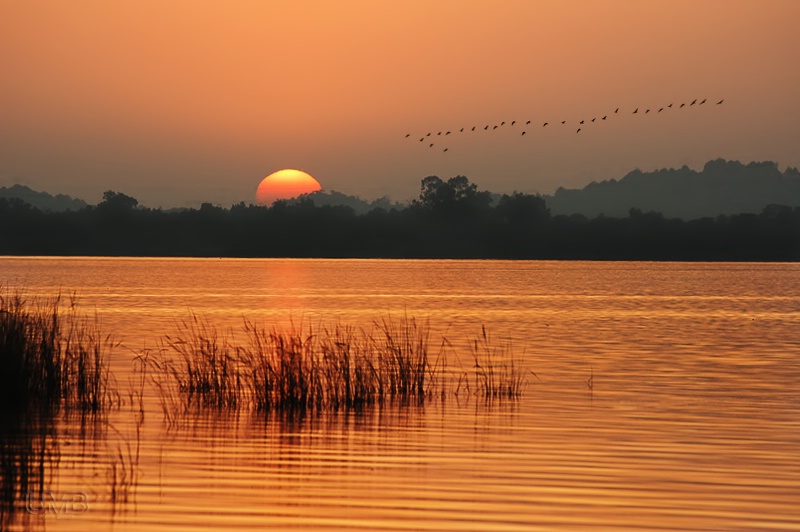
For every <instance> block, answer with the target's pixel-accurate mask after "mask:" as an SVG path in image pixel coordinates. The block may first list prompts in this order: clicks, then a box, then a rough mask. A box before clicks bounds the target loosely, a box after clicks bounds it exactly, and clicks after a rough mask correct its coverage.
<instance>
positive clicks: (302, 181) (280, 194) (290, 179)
mask: <svg viewBox="0 0 800 532" xmlns="http://www.w3.org/2000/svg"><path fill="white" fill-rule="evenodd" d="M318 190H322V186H321V185H320V184H319V181H317V180H316V179H314V178H313V177H311V176H310V175H309V174H307V173H305V172H303V171H301V170H294V169H291V168H287V169H285V170H278V171H277V172H274V173H272V174H269V175H268V176H267V177H265V178H264V179H263V180H262V181H261V184H260V185H258V189H257V190H256V202H257V203H258V204H259V205H272V203H273V202H274V201H276V200H280V199H291V198H296V197H297V196H300V195H302V194H310V193H311V192H316V191H318Z"/></svg>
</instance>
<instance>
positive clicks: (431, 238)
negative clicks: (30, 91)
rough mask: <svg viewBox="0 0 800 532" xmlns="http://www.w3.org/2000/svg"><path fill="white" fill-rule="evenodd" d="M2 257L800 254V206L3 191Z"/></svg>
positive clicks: (527, 197)
mask: <svg viewBox="0 0 800 532" xmlns="http://www.w3.org/2000/svg"><path fill="white" fill-rule="evenodd" d="M0 255H83V256H170V257H173V256H174V257H321V258H322V257H324V258H344V257H349V258H361V257H364V258H366V257H374V258H478V259H583V260H656V261H666V260H677V261H798V260H800V206H786V205H777V204H773V205H769V206H767V207H765V208H764V209H763V210H762V212H760V213H759V214H751V213H747V214H735V215H724V216H717V217H714V218H711V217H707V218H699V219H694V220H688V221H686V220H682V219H678V218H667V217H665V216H664V215H662V214H660V213H658V212H643V211H642V210H640V209H635V208H631V209H630V210H629V212H628V215H627V216H623V217H609V216H605V215H602V214H600V215H598V216H596V217H592V218H589V217H587V216H584V215H580V214H573V215H564V214H560V215H553V214H551V212H550V209H549V208H548V205H547V202H546V201H545V199H544V198H543V197H541V196H539V195H533V194H522V193H513V194H505V195H502V196H499V199H498V197H497V196H496V195H493V194H491V193H490V192H488V191H483V190H478V187H477V185H475V184H474V183H470V181H469V179H468V178H467V177H465V176H456V177H452V178H450V179H447V180H444V179H441V178H439V177H437V176H429V177H426V178H424V179H423V180H422V182H421V187H420V194H419V197H418V198H417V199H415V200H414V201H412V202H410V203H409V204H407V205H405V206H402V207H392V208H390V209H385V208H381V207H378V208H374V209H372V210H370V211H369V212H366V213H363V214H357V213H356V211H355V210H354V209H353V208H351V207H346V206H331V205H324V206H316V205H315V204H314V202H313V200H310V199H305V200H302V199H301V200H300V201H297V202H292V203H289V202H283V201H279V202H276V203H275V204H273V205H272V206H271V207H262V206H255V205H246V204H245V203H239V204H236V205H232V206H231V207H230V208H223V207H219V206H214V205H212V204H210V203H204V204H202V205H201V206H200V208H198V209H184V210H176V211H164V210H161V209H150V208H145V207H142V206H140V205H139V202H138V201H137V200H136V199H135V198H133V197H131V196H128V195H126V194H123V193H119V192H114V191H107V192H106V193H105V194H104V196H103V201H102V202H100V203H98V204H97V205H87V206H85V207H83V208H80V209H77V210H72V211H64V212H49V211H42V210H39V209H37V208H34V207H32V206H31V205H30V204H29V203H26V202H25V201H23V200H21V199H18V198H0Z"/></svg>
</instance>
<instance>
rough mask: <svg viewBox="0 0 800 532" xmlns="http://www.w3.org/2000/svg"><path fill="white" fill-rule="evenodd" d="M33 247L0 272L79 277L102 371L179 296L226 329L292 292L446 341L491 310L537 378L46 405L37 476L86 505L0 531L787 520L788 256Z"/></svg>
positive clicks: (613, 525)
mask: <svg viewBox="0 0 800 532" xmlns="http://www.w3.org/2000/svg"><path fill="white" fill-rule="evenodd" d="M26 260H27V262H26ZM38 260H39V262H37V259H25V260H23V259H0V263H2V264H3V266H4V274H5V275H9V274H8V273H7V272H13V271H22V270H23V269H24V270H26V271H28V272H31V273H29V274H28V275H29V276H28V283H27V284H28V287H29V288H30V289H34V288H35V289H36V290H40V291H41V292H43V293H49V292H48V291H49V290H51V289H52V288H53V287H55V286H56V284H57V282H58V281H60V282H61V283H63V284H62V285H61V286H62V287H64V286H72V287H76V288H78V289H79V292H80V293H81V297H82V298H83V300H84V302H85V303H88V304H92V305H96V307H97V309H98V313H99V314H100V316H101V317H102V320H103V323H104V325H105V326H106V327H107V328H110V329H112V330H117V329H119V330H123V331H124V333H125V339H124V340H125V342H124V343H125V346H124V348H123V349H122V350H121V351H120V352H119V353H117V354H115V370H116V372H117V375H118V381H120V382H128V381H127V375H128V373H129V372H130V369H131V365H130V362H131V358H132V353H133V352H134V351H135V349H134V348H138V347H141V345H142V343H144V342H145V341H146V342H147V343H148V345H154V340H153V336H154V335H158V334H162V331H163V332H169V330H170V326H171V325H170V324H171V321H170V320H172V319H173V318H174V317H176V316H179V317H183V315H182V312H184V311H185V309H187V308H192V309H194V310H195V311H197V312H199V313H202V314H204V315H209V316H210V318H211V319H212V320H213V319H218V320H220V322H222V323H228V324H230V325H231V326H232V327H235V326H237V325H238V323H239V321H240V319H241V315H242V314H243V313H246V314H247V316H253V317H255V318H259V319H273V318H274V319H278V320H282V319H286V317H287V315H288V314H290V313H293V312H295V311H296V310H297V308H298V307H296V306H295V305H296V304H297V301H303V302H304V303H303V307H304V312H305V314H306V317H317V318H321V317H324V316H328V313H329V312H330V313H331V315H332V316H333V317H335V318H338V319H341V320H344V321H346V322H359V321H361V322H368V321H369V320H370V319H372V318H375V317H377V315H378V313H379V311H382V310H387V311H392V312H408V313H410V314H412V315H427V316H430V319H431V326H432V328H433V329H435V330H434V333H435V334H446V335H447V336H448V338H451V339H452V340H453V343H454V344H456V346H457V345H458V343H459V342H460V341H462V340H464V338H465V337H466V336H468V334H467V333H469V334H471V333H472V332H473V331H474V330H475V326H476V325H478V324H480V323H485V324H486V325H487V326H489V327H490V328H491V329H492V331H493V332H494V333H495V334H497V335H500V336H505V337H509V338H511V339H512V341H513V344H514V345H515V346H518V347H519V349H520V350H521V349H522V348H524V349H525V354H524V357H523V358H524V361H525V364H526V365H527V366H528V367H529V368H530V369H532V370H534V371H535V372H536V375H537V377H536V378H533V377H531V378H530V379H529V385H528V387H527V389H526V393H525V395H524V396H523V397H522V398H521V399H520V400H518V401H505V402H502V401H501V402H495V403H492V404H486V403H484V402H482V401H480V400H476V399H475V398H466V399H465V398H463V397H462V398H460V399H459V398H455V397H447V398H445V400H444V401H441V400H438V399H437V400H433V401H431V402H430V403H428V404H426V405H425V406H423V407H420V406H407V405H405V406H404V405H385V406H384V407H383V408H376V409H372V410H367V411H364V412H349V413H348V412H339V413H336V414H325V415H321V416H319V417H308V416H307V417H296V418H285V417H280V416H271V417H263V416H257V415H254V414H252V413H250V412H227V413H226V412H218V413H209V412H198V413H189V414H187V415H186V416H183V417H181V418H180V420H179V421H178V422H177V423H175V424H174V425H172V426H167V425H166V424H165V423H164V421H163V419H162V416H161V414H160V404H159V402H158V398H157V396H156V395H155V394H154V393H153V391H152V390H151V391H150V392H149V393H148V395H147V396H146V398H145V410H146V415H145V418H144V421H143V423H142V424H141V425H139V424H138V423H137V422H136V419H137V418H136V415H135V411H136V409H135V408H134V405H124V406H123V407H121V408H120V410H118V411H115V412H112V413H111V415H110V416H109V418H108V420H106V421H105V422H104V423H103V424H102V425H101V426H100V428H99V429H97V430H94V431H92V430H87V429H86V426H85V425H84V426H83V428H81V424H79V423H77V422H75V421H74V420H73V421H70V420H65V419H56V420H53V422H52V423H51V424H50V425H48V426H49V429H48V430H51V431H52V432H51V433H49V434H52V436H49V437H48V438H49V439H48V440H47V441H48V442H52V443H51V445H53V446H54V447H52V449H54V448H55V447H57V449H58V453H57V454H53V453H51V454H50V455H47V456H49V458H46V459H44V460H41V462H43V463H44V465H47V466H51V467H50V473H49V476H46V477H45V478H46V479H47V480H46V482H47V483H48V489H51V490H52V491H54V492H57V493H64V492H72V491H80V490H83V491H86V492H87V493H89V494H90V502H89V508H88V511H86V512H80V513H74V514H72V515H61V516H58V517H55V516H53V515H39V514H32V513H30V512H26V509H25V508H24V507H17V511H16V512H15V513H14V515H13V519H10V520H9V522H7V523H6V525H8V526H7V527H6V528H10V529H20V530H22V529H30V528H36V527H39V528H46V529H49V530H86V529H87V528H88V529H110V528H113V529H114V530H165V529H216V528H222V529H232V528H243V529H263V528H275V529H285V528H291V529H299V530H319V529H324V530H520V531H521V530H526V531H527V530H573V529H596V530H619V529H625V528H628V529H632V530H641V529H648V530H680V529H684V530H796V529H797V528H798V527H800V504H798V501H800V463H799V462H798V461H797V459H796V455H797V449H798V448H800V394H798V391H797V390H798V388H797V382H799V381H800V356H798V355H800V337H798V333H797V332H796V331H798V330H800V267H797V266H795V265H772V264H766V265H742V264H733V265H724V264H710V265H698V264H639V263H600V264H594V263H516V262H507V263H506V262H496V263H495V262H491V261H488V262H487V261H463V262H460V261H443V262H441V263H439V262H434V263H430V262H426V261H363V262H359V261H343V262H337V261H293V262H291V263H281V264H279V266H280V268H283V269H285V268H299V269H300V270H302V271H301V272H300V273H299V274H298V275H297V276H296V277H294V279H297V283H296V285H295V286H293V287H292V286H281V283H279V282H278V281H270V279H275V278H276V276H277V277H281V278H283V279H292V278H293V277H291V276H289V277H287V276H280V275H277V274H276V273H275V272H279V271H281V270H280V269H276V270H270V268H272V266H273V265H274V264H273V263H272V262H270V261H197V260H192V261H180V260H173V261H162V260H151V261H144V265H145V266H146V268H143V267H142V260H141V259H137V260H127V259H119V260H117V261H115V260H111V259H97V261H98V262H92V261H93V260H95V259H80V260H79V259H66V260H55V259H38ZM20 261H21V262H20ZM92 268H94V270H92ZM15 269H16V270H15ZM145 269H146V271H147V273H146V274H145V273H143V271H142V270H145ZM266 270H269V271H266ZM58 272H61V273H58ZM170 272H172V273H170ZM36 275H40V276H41V279H44V280H43V281H41V282H40V281H39V280H37V279H38V278H35V276H36ZM200 275H207V277H206V278H208V279H210V281H208V282H209V284H210V285H212V286H213V290H212V289H209V288H206V287H203V286H202V285H199V284H198V283H197V281H196V279H198V278H199V276H200ZM9 278H12V277H11V276H9ZM113 279H118V280H117V281H113ZM245 279H246V280H247V284H246V285H245V281H244V280H245ZM253 279H261V281H259V283H263V285H262V286H261V288H258V287H256V289H254V287H253ZM458 279H462V280H463V282H462V284H459V282H458ZM226 280H227V281H226ZM226 282H227V283H228V284H225V283H226ZM37 283H39V284H37ZM115 283H116V284H115ZM337 283H338V284H337ZM289 301H291V303H288V302H289ZM464 341H465V340H464ZM125 348H127V350H126V349H125ZM126 372H128V373H126ZM590 377H591V383H592V387H591V388H590V387H589V386H588V385H587V381H588V379H589V378H590ZM40 428H41V427H40ZM37 431H38V432H37ZM17 432H19V431H17ZM40 433H41V431H40V430H39V429H36V430H32V431H29V434H40ZM4 434H5V435H6V436H8V435H9V434H12V435H13V434H16V432H14V431H12V430H10V429H8V430H7V429H5V428H4ZM26 438H28V440H25V439H24V438H23V440H20V441H23V442H24V441H28V442H29V444H28V447H27V448H30V449H32V450H34V449H36V448H37V447H36V446H35V445H34V444H33V443H30V436H26ZM3 441H4V442H8V438H7V437H6V439H5V440H3ZM20 448H21V447H20V446H19V445H18V446H17V447H15V449H17V450H18V449H20ZM7 449H8V445H6V446H5V447H4V450H3V453H0V454H4V456H6V457H8V456H10V454H9V453H6V450H7ZM109 450H116V451H121V453H117V452H116V451H114V452H111V451H109ZM119 454H121V456H122V458H121V459H114V456H118V455H119ZM15 456H16V455H15ZM36 456H45V455H41V454H40V455H36ZM15 460H17V461H19V458H16V459H15ZM29 463H33V462H29ZM115 468H116V469H115ZM112 471H116V473H112ZM123 472H126V474H127V475H130V476H127V477H125V481H123V482H120V479H122V478H123ZM110 478H114V479H116V482H109V479H110ZM113 494H124V496H125V497H124V498H123V497H117V500H116V502H114V500H113V497H112V495H113Z"/></svg>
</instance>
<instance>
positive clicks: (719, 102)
mask: <svg viewBox="0 0 800 532" xmlns="http://www.w3.org/2000/svg"><path fill="white" fill-rule="evenodd" d="M724 101H725V99H724V98H723V99H722V100H720V101H718V102H717V105H719V104H721V103H722V102H724Z"/></svg>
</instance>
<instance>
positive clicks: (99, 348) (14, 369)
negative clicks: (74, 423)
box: [0, 293, 119, 414]
mask: <svg viewBox="0 0 800 532" xmlns="http://www.w3.org/2000/svg"><path fill="white" fill-rule="evenodd" d="M64 306H65V304H64V302H63V301H62V297H61V296H60V295H58V296H56V297H54V298H51V299H48V300H39V299H32V300H28V299H26V298H25V297H24V296H23V295H22V294H21V293H15V294H8V293H6V294H4V295H0V404H2V405H3V407H4V408H28V407H40V408H59V407H62V406H63V407H65V408H68V409H70V410H71V411H73V412H74V411H79V412H84V413H93V414H94V413H99V412H101V411H103V410H104V409H106V408H107V407H109V406H111V405H113V404H115V403H118V399H119V395H118V394H117V392H116V391H115V389H114V382H113V376H112V375H111V373H110V370H109V354H110V351H111V350H112V349H113V348H114V347H115V344H114V342H113V340H112V338H111V337H110V336H103V335H102V334H100V331H99V325H98V323H97V320H96V318H95V319H94V320H91V319H89V318H87V317H86V316H84V315H82V314H80V313H79V312H78V310H77V306H76V302H75V299H74V297H73V298H71V299H70V301H69V302H68V304H67V305H66V306H67V309H66V310H65V309H64Z"/></svg>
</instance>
